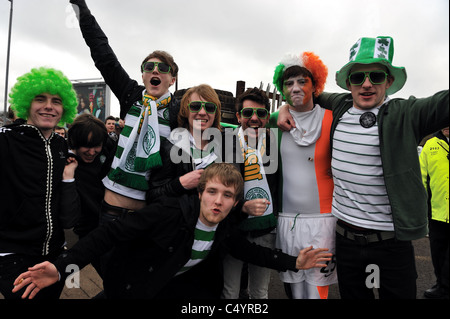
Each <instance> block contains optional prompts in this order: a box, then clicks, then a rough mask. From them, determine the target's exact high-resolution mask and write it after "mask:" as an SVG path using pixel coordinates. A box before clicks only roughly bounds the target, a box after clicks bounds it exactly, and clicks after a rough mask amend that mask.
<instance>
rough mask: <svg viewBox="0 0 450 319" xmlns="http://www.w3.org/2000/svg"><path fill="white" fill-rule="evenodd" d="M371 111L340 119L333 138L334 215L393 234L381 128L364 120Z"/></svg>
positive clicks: (357, 112) (353, 112) (376, 110)
mask: <svg viewBox="0 0 450 319" xmlns="http://www.w3.org/2000/svg"><path fill="white" fill-rule="evenodd" d="M367 111H369V112H372V113H374V114H375V115H376V116H377V115H378V111H379V107H378V108H374V109H371V110H364V111H363V110H359V109H356V108H355V107H352V108H351V109H349V110H348V111H347V112H346V113H345V114H344V115H343V116H342V118H341V119H340V120H339V124H338V125H337V127H336V131H335V132H334V136H333V150H332V161H331V168H332V171H333V180H334V194H333V204H332V206H333V207H332V213H333V215H335V216H336V217H337V218H339V219H342V220H344V221H346V222H348V223H350V224H352V225H355V226H359V227H363V228H369V229H377V230H384V231H393V230H394V225H393V222H392V213H391V206H390V203H389V198H388V196H387V191H386V186H385V183H384V177H383V166H382V162H381V155H380V139H379V135H378V125H377V123H376V122H375V124H374V125H373V126H372V127H369V128H365V127H362V126H361V124H360V117H361V115H362V114H363V113H365V112H367Z"/></svg>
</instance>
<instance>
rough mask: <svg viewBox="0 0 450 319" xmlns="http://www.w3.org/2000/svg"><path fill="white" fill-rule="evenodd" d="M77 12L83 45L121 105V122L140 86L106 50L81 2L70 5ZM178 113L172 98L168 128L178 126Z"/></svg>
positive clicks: (104, 40)
mask: <svg viewBox="0 0 450 319" xmlns="http://www.w3.org/2000/svg"><path fill="white" fill-rule="evenodd" d="M73 2H74V3H77V5H78V7H79V9H80V17H79V20H80V29H81V33H82V35H83V38H84V40H85V41H86V44H87V45H88V47H89V49H90V50H91V57H92V59H93V61H94V63H95V66H96V67H97V69H98V70H99V71H100V73H101V74H102V76H103V78H104V80H105V82H106V84H108V86H109V87H110V89H111V91H112V92H113V93H114V95H115V96H116V97H117V99H118V100H119V103H120V118H122V119H124V118H125V115H126V114H127V112H128V110H129V109H130V107H131V106H132V105H133V104H134V103H135V102H136V101H139V100H141V99H142V92H143V91H144V90H145V87H144V86H143V85H139V84H138V82H136V81H135V80H133V79H131V78H130V76H129V75H128V73H127V72H126V71H125V70H124V69H123V67H122V65H121V64H120V63H119V60H118V59H117V57H116V55H115V53H114V51H113V50H112V48H111V47H110V46H109V43H108V38H107V37H106V35H105V33H104V32H103V30H102V29H101V28H100V26H99V25H98V23H97V21H96V19H95V17H94V16H93V15H92V14H91V12H90V11H89V9H88V7H87V6H86V3H85V2H84V1H79V2H80V3H78V1H73ZM179 109H180V105H179V101H178V100H176V99H175V98H174V96H173V95H172V101H171V103H170V104H169V119H170V127H171V128H172V129H173V128H175V127H177V126H178V123H177V115H178V111H179Z"/></svg>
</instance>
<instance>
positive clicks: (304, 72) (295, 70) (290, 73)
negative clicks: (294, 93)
mask: <svg viewBox="0 0 450 319" xmlns="http://www.w3.org/2000/svg"><path fill="white" fill-rule="evenodd" d="M299 75H301V76H303V77H309V78H310V79H311V81H312V84H313V85H315V81H314V78H313V76H312V74H311V72H309V70H308V69H307V68H304V67H301V66H299V65H294V66H291V67H289V68H287V69H286V71H284V73H283V76H282V77H281V79H280V82H281V83H280V84H281V85H280V87H283V86H284V81H286V80H287V79H289V78H292V77H294V76H299Z"/></svg>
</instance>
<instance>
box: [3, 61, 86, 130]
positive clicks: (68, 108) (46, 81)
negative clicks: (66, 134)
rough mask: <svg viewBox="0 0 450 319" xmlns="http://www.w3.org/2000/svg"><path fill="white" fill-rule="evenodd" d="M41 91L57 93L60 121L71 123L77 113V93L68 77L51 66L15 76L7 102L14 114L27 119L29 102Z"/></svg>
mask: <svg viewBox="0 0 450 319" xmlns="http://www.w3.org/2000/svg"><path fill="white" fill-rule="evenodd" d="M42 93H48V94H51V95H58V96H59V97H60V98H61V100H62V104H63V109H64V112H63V115H62V116H61V120H60V123H72V121H73V119H74V118H75V117H76V115H77V106H78V102H77V94H76V92H75V90H74V89H73V87H72V83H71V82H70V81H69V79H68V78H67V77H66V76H65V75H64V74H63V73H62V72H61V71H59V70H56V69H52V68H45V67H40V68H34V69H31V71H30V72H28V73H25V74H24V75H22V76H20V77H18V78H17V82H16V84H15V85H14V86H13V87H12V88H11V92H10V93H9V97H10V99H9V103H10V104H11V109H13V110H14V111H15V113H16V115H17V116H18V117H20V118H22V119H25V120H26V119H27V118H28V115H29V112H30V107H31V102H32V101H33V99H34V98H35V97H36V96H37V95H39V94H42Z"/></svg>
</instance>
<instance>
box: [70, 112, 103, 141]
mask: <svg viewBox="0 0 450 319" xmlns="http://www.w3.org/2000/svg"><path fill="white" fill-rule="evenodd" d="M107 138H108V132H107V130H106V126H105V124H104V123H103V122H102V121H100V120H99V119H98V118H96V117H95V116H94V115H92V114H88V113H84V114H81V115H79V116H77V117H76V118H75V121H73V123H72V125H71V127H70V129H69V132H68V139H67V141H68V143H69V148H70V149H73V150H74V149H78V148H80V147H96V146H100V145H105V143H106V139H107Z"/></svg>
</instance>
